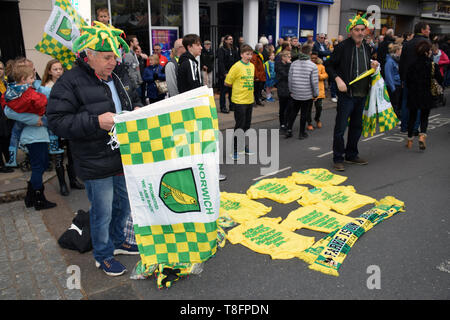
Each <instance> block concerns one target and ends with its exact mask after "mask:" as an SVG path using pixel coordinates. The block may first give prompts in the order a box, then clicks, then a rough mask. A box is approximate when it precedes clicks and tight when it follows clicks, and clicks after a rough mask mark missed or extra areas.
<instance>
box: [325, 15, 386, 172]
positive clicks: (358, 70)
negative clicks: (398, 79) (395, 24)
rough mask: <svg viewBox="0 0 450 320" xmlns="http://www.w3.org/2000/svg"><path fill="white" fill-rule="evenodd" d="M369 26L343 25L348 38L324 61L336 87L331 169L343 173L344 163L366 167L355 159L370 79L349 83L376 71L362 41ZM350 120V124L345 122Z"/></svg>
mask: <svg viewBox="0 0 450 320" xmlns="http://www.w3.org/2000/svg"><path fill="white" fill-rule="evenodd" d="M368 25H369V23H368V21H367V20H366V19H364V18H363V17H360V16H356V17H355V18H354V19H352V22H350V24H349V25H348V26H347V31H348V32H349V33H350V34H351V37H349V38H347V39H346V40H344V41H342V42H341V43H340V44H338V45H337V46H336V48H335V49H334V51H333V53H332V54H331V57H330V59H329V60H327V61H326V62H325V68H326V71H327V73H328V75H329V77H330V79H334V80H335V81H336V84H337V87H338V101H337V109H336V111H337V115H336V123H335V127H334V134H333V162H334V169H335V170H337V171H344V170H345V168H344V160H345V162H347V163H354V164H361V165H363V164H367V163H368V162H367V161H366V160H364V159H362V158H360V157H359V156H358V141H359V138H360V137H361V133H362V113H363V110H364V103H365V100H366V97H367V95H368V94H369V88H370V77H365V78H363V79H362V80H359V81H357V82H355V83H354V84H352V85H349V83H350V82H351V81H352V80H353V79H355V78H356V77H357V76H359V75H360V74H362V73H364V72H365V71H367V70H369V69H370V68H373V69H376V68H377V67H378V65H379V63H378V62H377V61H373V62H371V61H370V48H369V46H368V45H367V44H366V43H365V41H364V32H365V31H366V27H367V26H368ZM349 119H350V121H349ZM347 126H348V127H349V129H348V138H347V146H345V145H344V134H345V130H346V129H347Z"/></svg>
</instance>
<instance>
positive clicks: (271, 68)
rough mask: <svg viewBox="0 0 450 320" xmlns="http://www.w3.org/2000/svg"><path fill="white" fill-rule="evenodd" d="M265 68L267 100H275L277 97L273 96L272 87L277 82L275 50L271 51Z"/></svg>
mask: <svg viewBox="0 0 450 320" xmlns="http://www.w3.org/2000/svg"><path fill="white" fill-rule="evenodd" d="M264 69H265V70H266V100H267V101H269V102H274V101H275V99H274V98H273V97H272V88H273V87H274V86H275V84H276V82H277V78H276V74H275V52H271V53H270V56H269V60H268V61H266V62H265V63H264Z"/></svg>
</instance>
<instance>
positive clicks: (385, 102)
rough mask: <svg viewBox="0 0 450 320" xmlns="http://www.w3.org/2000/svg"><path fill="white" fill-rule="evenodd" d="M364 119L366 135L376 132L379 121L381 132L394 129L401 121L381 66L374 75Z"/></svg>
mask: <svg viewBox="0 0 450 320" xmlns="http://www.w3.org/2000/svg"><path fill="white" fill-rule="evenodd" d="M362 121H363V129H362V134H363V136H364V137H367V136H369V135H371V136H373V135H374V134H375V132H376V129H377V122H378V128H379V130H380V132H384V131H388V130H392V129H394V128H395V126H396V125H397V123H398V121H399V120H398V118H397V115H396V114H395V112H394V108H393V107H392V104H391V101H390V98H389V94H388V91H387V88H386V84H385V83H384V79H383V77H381V74H380V70H379V68H378V70H377V71H376V72H375V73H374V74H373V75H372V86H371V89H370V94H369V95H368V96H367V100H366V104H365V106H364V111H363V119H362Z"/></svg>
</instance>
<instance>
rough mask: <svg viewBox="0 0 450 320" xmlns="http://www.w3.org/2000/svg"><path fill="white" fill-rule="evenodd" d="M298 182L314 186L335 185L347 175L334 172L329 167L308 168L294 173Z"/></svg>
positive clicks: (294, 177)
mask: <svg viewBox="0 0 450 320" xmlns="http://www.w3.org/2000/svg"><path fill="white" fill-rule="evenodd" d="M292 178H293V180H294V181H295V183H297V184H310V185H312V186H314V187H323V186H335V185H338V184H341V183H342V182H344V181H345V180H347V177H344V176H340V175H338V174H334V173H332V172H330V171H329V170H327V169H308V170H303V171H298V172H294V173H292Z"/></svg>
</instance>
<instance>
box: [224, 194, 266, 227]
mask: <svg viewBox="0 0 450 320" xmlns="http://www.w3.org/2000/svg"><path fill="white" fill-rule="evenodd" d="M271 210H272V207H267V206H265V205H263V204H262V203H259V202H256V201H254V200H250V199H249V197H248V196H247V195H246V194H240V193H228V192H221V193H220V216H226V215H228V216H229V217H231V219H233V220H234V221H235V222H237V223H243V222H246V221H248V220H254V219H258V218H259V217H260V216H262V215H265V214H266V213H268V212H270V211H271Z"/></svg>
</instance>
